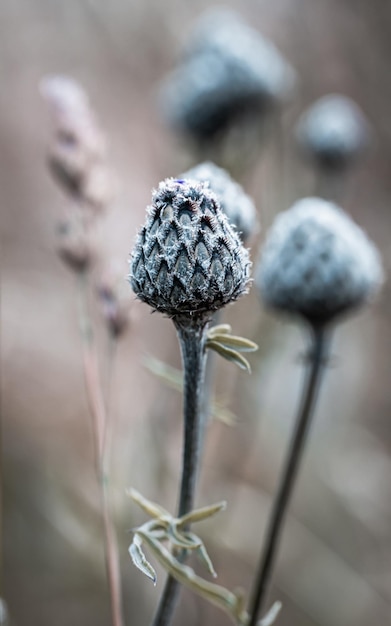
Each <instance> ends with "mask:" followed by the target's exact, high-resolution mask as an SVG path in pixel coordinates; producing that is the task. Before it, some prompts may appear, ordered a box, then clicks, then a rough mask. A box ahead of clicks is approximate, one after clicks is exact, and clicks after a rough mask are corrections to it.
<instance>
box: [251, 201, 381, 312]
mask: <svg viewBox="0 0 391 626" xmlns="http://www.w3.org/2000/svg"><path fill="white" fill-rule="evenodd" d="M382 280H383V271H382V266H381V261H380V257H379V254H378V252H377V249H376V248H375V246H374V245H373V244H372V243H371V242H370V241H369V240H368V238H367V236H366V235H365V233H364V232H363V231H362V230H361V228H359V226H357V225H356V224H355V223H354V222H353V221H352V220H351V219H350V218H349V217H348V216H347V215H346V214H345V213H344V212H343V211H342V210H341V209H340V208H339V207H337V206H335V205H334V204H331V203H329V202H326V201H324V200H321V199H319V198H305V199H303V200H300V201H299V202H297V203H296V204H295V205H294V206H293V207H292V208H291V209H289V210H288V211H285V212H284V213H282V214H281V215H279V216H278V217H277V219H276V221H275V223H274V225H273V227H272V229H271V231H270V233H269V236H268V238H267V240H266V243H265V246H264V249H263V253H262V257H261V262H260V265H259V267H258V270H257V275H256V284H257V286H258V288H259V290H260V292H261V295H262V297H263V299H264V301H265V303H266V304H267V305H269V306H271V307H273V308H276V309H281V310H282V311H286V312H289V313H297V314H299V315H301V316H303V317H304V318H306V319H307V320H308V321H309V322H310V323H312V324H322V323H327V322H329V321H331V320H332V319H333V318H334V317H335V316H337V315H339V314H342V313H345V312H347V311H349V310H351V309H354V308H357V307H359V306H361V305H363V304H364V303H365V302H366V301H368V300H369V299H370V298H371V297H372V296H373V295H374V294H375V293H376V292H377V290H378V289H379V287H380V285H381V283H382Z"/></svg>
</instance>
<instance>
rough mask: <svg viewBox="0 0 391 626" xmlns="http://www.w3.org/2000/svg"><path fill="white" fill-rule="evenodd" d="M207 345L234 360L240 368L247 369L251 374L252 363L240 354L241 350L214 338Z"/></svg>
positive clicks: (229, 359)
mask: <svg viewBox="0 0 391 626" xmlns="http://www.w3.org/2000/svg"><path fill="white" fill-rule="evenodd" d="M207 347H208V348H210V349H211V350H214V351H215V352H217V353H218V354H220V356H222V357H224V358H225V359H227V360H228V361H232V362H233V363H235V364H236V365H238V367H240V369H242V370H245V371H247V372H248V373H249V374H251V367H250V363H249V362H248V361H247V359H245V358H244V356H242V355H241V354H239V352H237V351H236V350H232V349H231V348H227V347H226V346H224V345H223V344H221V343H219V342H217V341H214V340H208V341H207Z"/></svg>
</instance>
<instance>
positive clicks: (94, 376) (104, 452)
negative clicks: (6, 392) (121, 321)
mask: <svg viewBox="0 0 391 626" xmlns="http://www.w3.org/2000/svg"><path fill="white" fill-rule="evenodd" d="M79 321H80V335H81V339H82V350H83V365H84V379H85V387H86V393H87V399H88V403H89V407H90V413H91V416H92V423H93V436H94V448H95V466H96V476H97V480H98V483H99V486H100V497H101V508H102V517H103V529H104V538H105V561H106V572H107V579H108V584H109V591H110V601H111V616H112V624H113V626H124V618H123V611H122V592H121V574H120V566H119V552H118V543H117V537H116V533H115V527H114V524H113V518H112V515H111V507H110V499H109V446H110V443H111V419H110V415H109V410H108V408H106V406H105V401H104V397H103V388H102V384H101V380H100V375H99V364H98V355H97V352H96V348H95V342H94V335H93V329H92V324H91V317H90V314H89V306H88V274H87V272H86V271H83V272H80V273H79Z"/></svg>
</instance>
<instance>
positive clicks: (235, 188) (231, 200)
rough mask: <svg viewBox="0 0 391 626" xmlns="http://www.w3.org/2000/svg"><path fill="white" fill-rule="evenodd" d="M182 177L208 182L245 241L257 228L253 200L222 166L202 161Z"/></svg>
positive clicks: (231, 222)
mask: <svg viewBox="0 0 391 626" xmlns="http://www.w3.org/2000/svg"><path fill="white" fill-rule="evenodd" d="M182 178H188V179H193V180H197V181H199V182H205V183H207V184H208V186H209V188H210V190H211V191H212V192H213V193H214V194H216V196H217V199H218V202H219V204H220V207H221V209H222V210H223V212H224V213H225V215H226V216H227V218H228V221H229V222H230V224H231V226H233V227H234V228H235V229H236V231H237V232H238V234H239V236H240V238H241V240H242V241H243V243H244V242H245V241H246V240H247V239H248V238H249V237H250V236H251V235H252V234H253V233H254V232H255V230H256V228H257V218H256V211H255V206H254V203H253V201H252V200H251V198H250V196H248V195H247V194H246V193H245V191H244V189H243V188H242V187H241V185H239V184H238V183H236V182H235V181H234V180H233V179H232V178H231V177H230V175H229V174H228V172H226V170H224V169H222V168H221V167H217V165H215V164H214V163H211V162H210V161H205V162H204V163H200V164H199V165H197V166H196V167H193V168H192V169H190V170H188V171H187V172H186V173H185V174H183V175H182Z"/></svg>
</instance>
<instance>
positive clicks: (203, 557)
mask: <svg viewBox="0 0 391 626" xmlns="http://www.w3.org/2000/svg"><path fill="white" fill-rule="evenodd" d="M189 534H193V533H189ZM196 555H197V556H198V558H199V560H200V561H201V563H202V564H203V565H204V566H205V567H206V569H207V570H208V572H209V573H210V574H212V576H213V578H217V572H216V570H215V568H214V567H213V563H212V560H211V558H210V556H209V554H208V552H207V549H206V548H205V545H204V543H203V542H201V543H200V545H199V546H198V548H197V549H196Z"/></svg>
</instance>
